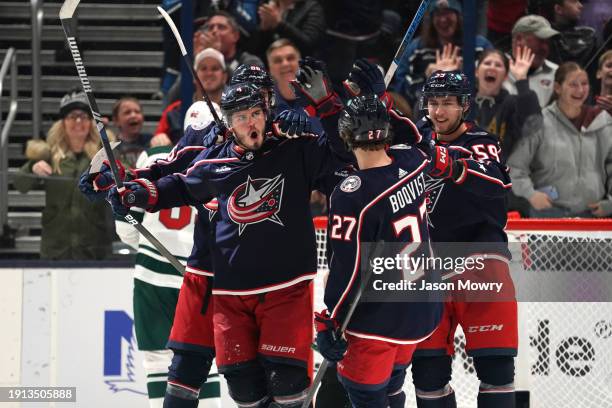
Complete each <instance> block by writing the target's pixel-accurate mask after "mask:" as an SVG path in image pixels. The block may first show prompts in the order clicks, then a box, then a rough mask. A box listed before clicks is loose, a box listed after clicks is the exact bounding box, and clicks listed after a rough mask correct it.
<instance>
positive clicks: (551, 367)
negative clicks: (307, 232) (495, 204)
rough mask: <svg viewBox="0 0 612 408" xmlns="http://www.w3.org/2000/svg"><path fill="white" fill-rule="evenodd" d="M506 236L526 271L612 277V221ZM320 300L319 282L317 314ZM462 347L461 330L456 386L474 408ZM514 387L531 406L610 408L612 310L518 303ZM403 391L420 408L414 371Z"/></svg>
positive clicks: (511, 224)
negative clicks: (591, 272)
mask: <svg viewBox="0 0 612 408" xmlns="http://www.w3.org/2000/svg"><path fill="white" fill-rule="evenodd" d="M326 228H327V218H326V217H317V218H315V229H316V236H317V261H318V269H319V271H320V272H326V271H327V270H328V267H327V259H326V243H327V235H326ZM506 231H507V233H508V240H509V241H510V242H517V243H519V244H517V245H513V246H512V247H514V248H520V250H519V251H518V252H519V253H513V254H512V255H513V261H512V262H521V263H522V265H523V266H524V267H527V268H529V270H534V271H537V270H544V269H546V270H555V271H556V270H559V271H561V270H568V269H572V270H585V271H586V270H598V271H602V270H603V271H610V270H612V261H611V260H612V220H610V219H608V220H586V219H550V220H534V219H515V220H509V221H508V225H507V229H506ZM322 275H324V273H319V274H318V276H319V277H321V276H322ZM577 290H580V288H577ZM322 295H323V283H322V279H319V280H318V281H317V283H316V290H315V297H316V307H317V310H319V309H322V308H324V306H323V301H322ZM464 345H465V337H464V335H463V332H462V331H461V329H460V327H459V328H458V329H457V333H456V334H455V349H456V352H455V356H454V359H453V379H452V381H451V385H452V386H453V388H454V389H455V391H456V397H457V405H458V406H459V407H461V408H463V407H466V408H467V407H475V406H476V403H475V401H476V395H477V393H478V385H479V381H478V379H477V378H476V374H475V370H474V365H473V362H472V359H471V358H470V357H468V356H467V354H466V353H465V350H464ZM515 385H516V388H517V390H521V391H528V392H529V399H530V406H531V407H543V408H548V407H584V408H586V407H589V408H590V407H593V408H595V407H598V408H599V407H612V303H603V302H579V303H578V302H563V303H562V302H519V356H518V358H517V359H516V381H515ZM405 391H406V394H407V396H408V397H407V401H408V402H407V405H406V406H410V407H413V406H416V405H415V403H414V401H415V399H414V391H413V387H412V379H411V376H410V372H409V373H408V376H407V378H406V383H405Z"/></svg>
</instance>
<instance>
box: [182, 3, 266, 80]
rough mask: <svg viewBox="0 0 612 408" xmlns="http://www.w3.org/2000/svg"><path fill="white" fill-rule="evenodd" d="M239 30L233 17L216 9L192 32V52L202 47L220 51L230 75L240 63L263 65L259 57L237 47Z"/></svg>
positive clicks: (197, 51)
mask: <svg viewBox="0 0 612 408" xmlns="http://www.w3.org/2000/svg"><path fill="white" fill-rule="evenodd" d="M239 39H240V31H239V29H238V24H237V23H236V20H235V19H234V17H232V16H231V15H230V14H229V13H226V12H224V11H216V12H215V13H213V14H212V15H211V16H210V18H209V19H208V21H206V23H204V25H203V26H202V27H201V28H200V29H199V30H198V31H197V32H196V33H195V34H194V40H193V53H194V54H195V55H197V54H199V53H200V51H202V50H203V49H204V48H214V49H216V50H218V51H221V54H223V57H224V58H225V65H226V67H227V70H228V74H229V76H230V77H231V76H232V72H234V70H235V69H236V68H237V67H238V65H241V64H254V65H259V66H263V62H262V61H261V59H259V57H256V56H255V55H252V54H249V53H248V52H245V51H242V50H240V49H239V48H238V40H239Z"/></svg>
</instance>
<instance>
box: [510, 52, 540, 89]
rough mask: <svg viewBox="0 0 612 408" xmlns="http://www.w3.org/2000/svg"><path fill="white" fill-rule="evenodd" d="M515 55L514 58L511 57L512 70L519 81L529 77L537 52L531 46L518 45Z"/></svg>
mask: <svg viewBox="0 0 612 408" xmlns="http://www.w3.org/2000/svg"><path fill="white" fill-rule="evenodd" d="M513 55H514V58H511V59H510V72H511V73H512V75H513V76H514V78H516V80H517V81H520V80H522V79H527V73H528V72H529V67H531V63H532V62H533V59H534V58H535V54H534V53H533V51H531V48H529V47H517V48H516V49H515V50H514V53H513Z"/></svg>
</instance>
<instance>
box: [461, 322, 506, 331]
mask: <svg viewBox="0 0 612 408" xmlns="http://www.w3.org/2000/svg"><path fill="white" fill-rule="evenodd" d="M503 328H504V325H503V324H485V325H484V326H470V327H468V332H469V333H480V332H490V331H502V330H503Z"/></svg>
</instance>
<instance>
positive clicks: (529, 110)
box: [474, 47, 541, 158]
mask: <svg viewBox="0 0 612 408" xmlns="http://www.w3.org/2000/svg"><path fill="white" fill-rule="evenodd" d="M514 54H515V55H516V59H514V60H511V61H510V62H509V61H508V59H507V58H506V56H505V55H504V54H503V53H502V52H501V51H500V50H497V49H490V50H486V51H484V52H483V53H482V55H481V56H480V58H479V60H478V66H477V68H476V81H477V84H478V91H477V93H476V98H475V102H476V103H475V106H474V114H475V117H474V121H475V122H476V123H477V124H478V125H479V126H480V127H482V128H484V129H486V130H487V131H489V132H491V133H493V134H496V135H497V136H498V137H499V141H500V145H501V148H502V153H503V155H504V157H505V158H508V156H509V155H510V153H512V150H513V149H514V147H515V145H516V142H517V141H518V140H519V139H520V138H521V137H522V136H523V135H525V134H529V133H531V132H532V129H533V126H534V120H535V121H537V120H538V119H537V118H538V117H539V115H540V114H541V110H540V105H539V103H538V96H537V95H536V94H535V92H533V91H532V90H531V89H529V81H527V73H528V71H529V67H530V66H531V63H532V61H533V59H534V54H533V53H532V52H531V50H530V49H529V48H528V47H519V48H518V49H517V50H516V52H515V53H514ZM509 73H511V74H512V76H513V77H514V78H516V87H517V90H518V94H517V95H510V94H509V93H508V91H507V90H505V89H503V88H502V83H503V81H504V80H505V79H506V78H507V76H508V74H509Z"/></svg>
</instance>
